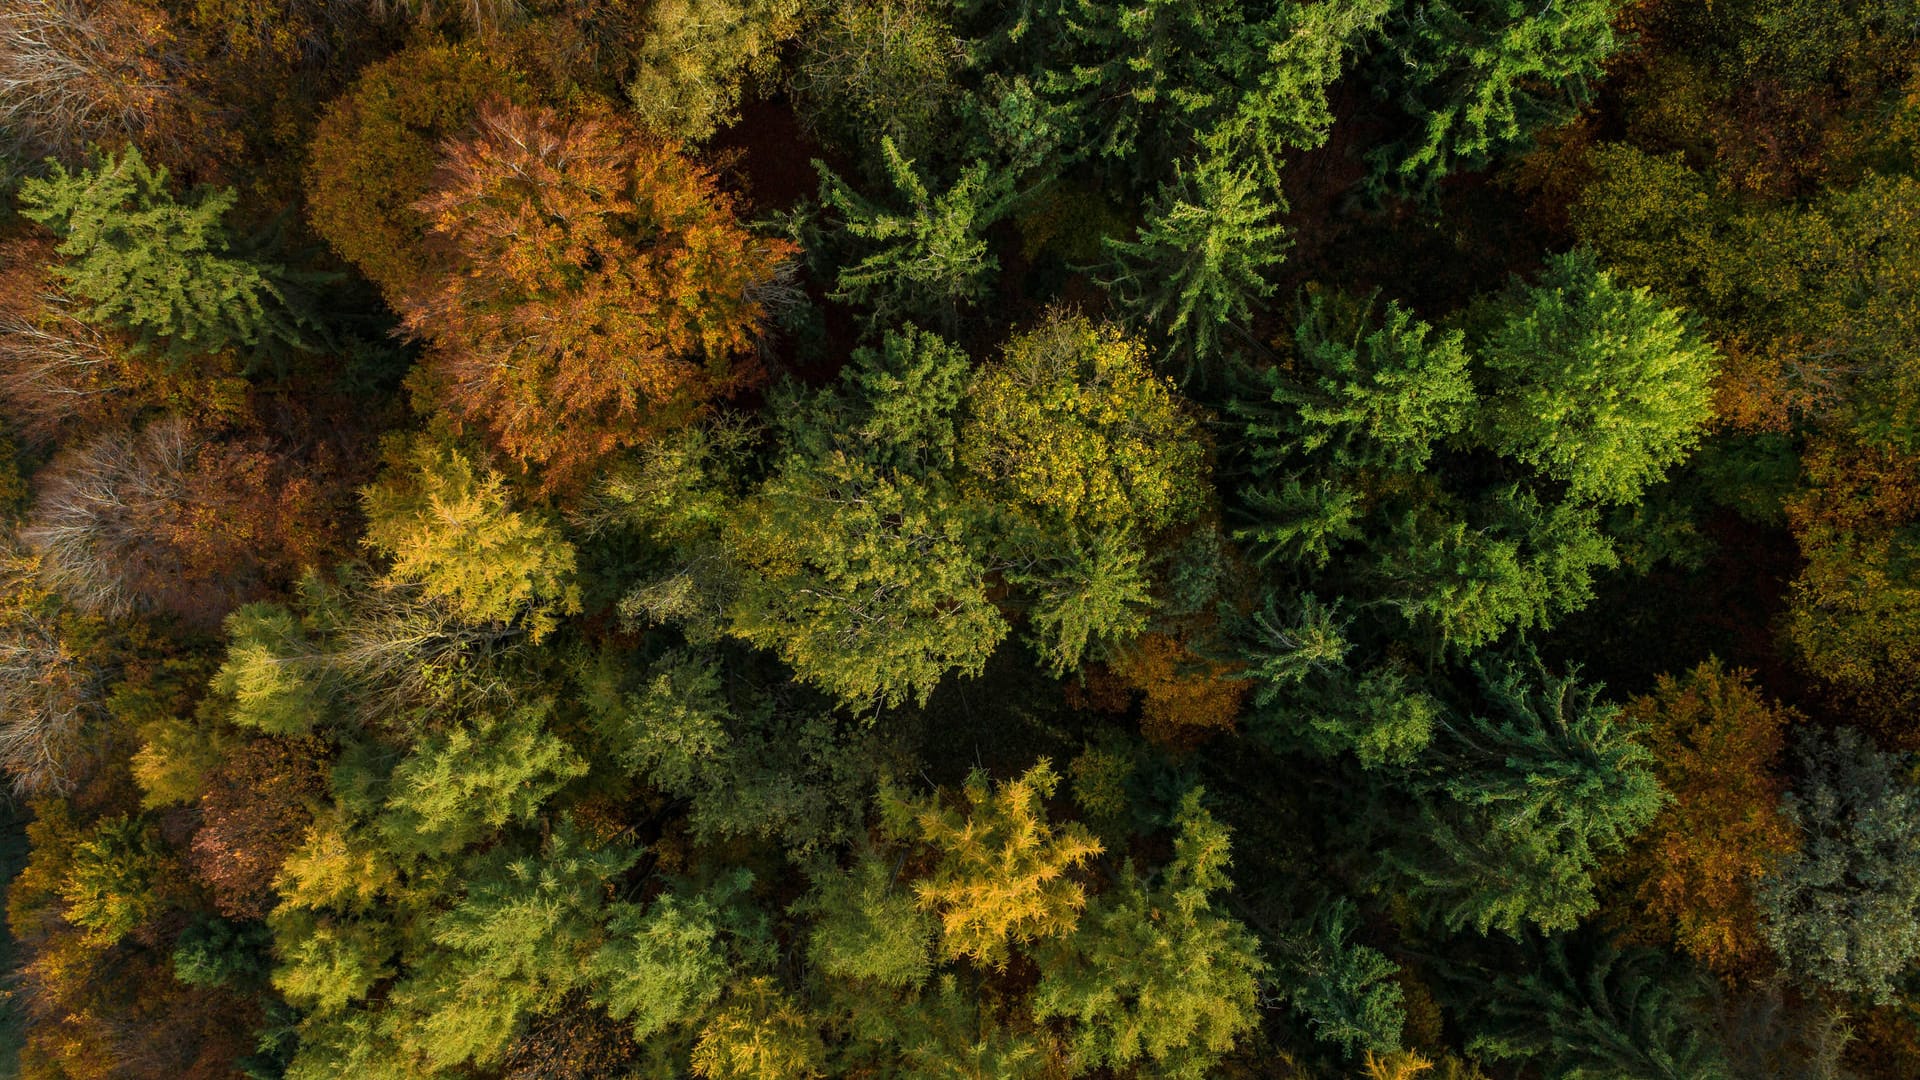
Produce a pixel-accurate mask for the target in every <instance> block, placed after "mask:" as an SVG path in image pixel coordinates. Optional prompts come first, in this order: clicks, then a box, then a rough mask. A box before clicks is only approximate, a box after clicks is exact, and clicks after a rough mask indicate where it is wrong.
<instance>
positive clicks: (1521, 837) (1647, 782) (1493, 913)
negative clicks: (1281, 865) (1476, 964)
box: [1386, 660, 1666, 937]
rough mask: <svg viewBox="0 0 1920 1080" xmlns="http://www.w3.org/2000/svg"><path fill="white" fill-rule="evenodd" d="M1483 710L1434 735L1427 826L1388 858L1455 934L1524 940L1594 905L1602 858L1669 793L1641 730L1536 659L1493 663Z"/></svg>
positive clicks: (1421, 823) (1423, 820) (1421, 821)
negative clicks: (1492, 933)
mask: <svg viewBox="0 0 1920 1080" xmlns="http://www.w3.org/2000/svg"><path fill="white" fill-rule="evenodd" d="M1480 679H1481V687H1482V692H1483V694H1484V696H1485V707H1486V709H1487V713H1486V714H1480V713H1479V712H1478V711H1477V710H1476V715H1474V716H1472V717H1471V718H1468V719H1464V720H1459V721H1454V722H1451V723H1449V724H1448V725H1447V727H1446V728H1445V729H1444V731H1443V733H1442V735H1441V736H1440V737H1438V738H1436V740H1435V746H1434V755H1435V756H1434V759H1433V760H1434V765H1435V766H1436V770H1435V772H1434V773H1433V774H1432V775H1431V776H1430V777H1429V778H1428V779H1426V780H1425V781H1424V782H1423V784H1422V790H1421V794H1420V798H1419V809H1418V814H1419V818H1418V822H1417V823H1416V824H1412V826H1411V828H1409V830H1408V831H1407V833H1406V834H1405V836H1404V838H1403V839H1402V841H1401V842H1400V843H1398V844H1397V845H1395V846H1394V847H1393V848H1392V849H1390V850H1389V851H1388V852H1386V862H1387V865H1388V866H1389V867H1391V868H1392V871H1393V872H1394V874H1395V875H1396V876H1397V880H1399V881H1400V882H1402V883H1403V887H1404V888H1405V889H1407V891H1408V892H1409V893H1410V894H1411V895H1412V896H1414V897H1416V898H1417V899H1418V900H1419V902H1420V903H1421V904H1422V905H1423V907H1424V908H1425V909H1426V911H1428V912H1429V913H1430V914H1429V917H1430V918H1431V919H1432V920H1433V921H1435V922H1437V923H1439V924H1440V925H1443V926H1445V927H1447V928H1448V929H1450V930H1458V929H1461V928H1463V927H1472V928H1473V929H1474V930H1475V931H1477V932H1479V933H1482V934H1484V933H1486V932H1488V931H1489V930H1496V929H1497V930H1500V931H1502V932H1504V933H1506V934H1508V935H1510V936H1515V937H1518V936H1519V935H1520V933H1521V932H1522V930H1523V929H1524V928H1527V927H1529V926H1532V927H1538V928H1540V929H1542V930H1547V931H1553V930H1563V929H1569V928H1571V927H1573V926H1575V925H1576V924H1578V923H1579V921H1580V920H1581V919H1582V918H1584V917H1585V916H1587V915H1588V914H1590V913H1591V912H1592V911H1593V910H1594V908H1595V907H1597V906H1598V901H1597V900H1596V899H1595V897H1594V885H1595V883H1594V874H1595V872H1596V871H1597V870H1598V869H1599V865H1600V860H1601V859H1602V858H1604V857H1605V856H1608V855H1611V854H1615V853H1617V852H1619V851H1621V850H1622V849H1623V848H1624V846H1625V845H1626V843H1627V841H1628V840H1629V839H1631V838H1632V837H1633V836H1634V835H1635V834H1636V833H1638V832H1639V831H1640V830H1641V829H1642V828H1644V827H1645V826H1646V825H1647V823H1648V822H1650V821H1651V820H1652V819H1653V818H1654V816H1655V815H1656V814H1658V813H1659V811H1660V808H1661V805H1662V803H1663V802H1664V801H1665V798H1666V796H1665V793H1664V792H1662V791H1661V789H1660V785H1659V782H1658V781H1657V780H1656V779H1655V778H1654V775H1653V772H1652V769H1651V767H1650V766H1651V764H1652V763H1651V759H1650V755H1649V754H1648V753H1647V751H1646V749H1645V747H1643V746H1641V745H1640V743H1639V742H1638V741H1636V737H1637V735H1638V731H1637V725H1636V724H1634V723H1633V722H1632V721H1630V720H1628V719H1627V718H1624V717H1622V716H1621V713H1620V709H1619V707H1618V706H1615V705H1607V704H1603V703H1601V702H1600V701H1599V700H1598V698H1599V691H1598V689H1597V688H1596V687H1593V686H1589V685H1585V684H1582V683H1581V682H1580V681H1579V680H1578V679H1577V678H1576V677H1575V676H1572V675H1566V676H1554V675H1552V674H1551V673H1549V672H1547V671H1546V670H1545V669H1544V667H1542V666H1541V665H1540V664H1539V662H1538V661H1537V660H1535V661H1533V662H1531V663H1506V664H1500V665H1489V666H1486V667H1483V668H1482V669H1481V672H1480Z"/></svg>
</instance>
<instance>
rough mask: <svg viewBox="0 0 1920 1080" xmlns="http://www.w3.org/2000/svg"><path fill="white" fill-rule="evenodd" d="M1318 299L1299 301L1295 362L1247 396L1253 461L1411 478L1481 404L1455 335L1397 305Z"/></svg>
mask: <svg viewBox="0 0 1920 1080" xmlns="http://www.w3.org/2000/svg"><path fill="white" fill-rule="evenodd" d="M1374 308H1375V301H1374V300H1368V301H1366V302H1365V303H1361V302H1360V301H1359V300H1358V299H1357V298H1355V297H1352V296H1349V295H1346V294H1341V293H1332V294H1329V293H1324V292H1319V291H1314V292H1310V293H1307V294H1306V295H1304V296H1303V297H1302V298H1301V302H1300V307H1299V314H1298V317H1297V318H1296V320H1295V322H1294V330H1293V352H1294V357H1293V363H1292V364H1291V365H1287V366H1284V367H1274V368H1268V369H1265V370H1263V371H1260V372H1258V373H1256V374H1254V375H1253V376H1252V380H1253V385H1252V387H1251V388H1250V389H1251V390H1252V391H1253V393H1256V394H1258V395H1259V396H1258V397H1257V398H1254V397H1251V396H1250V395H1249V396H1243V398H1242V402H1241V403H1240V404H1237V405H1236V407H1235V413H1236V415H1239V416H1241V417H1244V418H1245V419H1247V421H1248V425H1247V435H1248V437H1249V438H1250V439H1252V440H1254V441H1255V450H1254V453H1255V455H1256V457H1255V460H1256V462H1259V463H1263V464H1264V463H1269V462H1270V463H1273V464H1274V465H1276V466H1277V465H1279V464H1281V463H1283V462H1288V461H1291V460H1296V459H1304V460H1309V461H1324V462H1327V463H1328V464H1331V465H1333V466H1335V467H1338V468H1341V469H1373V468H1378V469H1392V470H1398V471H1407V472H1416V471H1419V470H1420V469H1422V468H1423V467H1425V466H1426V464H1427V462H1428V460H1429V459H1430V458H1431V457H1432V455H1433V449H1434V446H1435V444H1436V443H1439V442H1441V441H1443V440H1445V439H1447V438H1450V437H1452V436H1454V435H1457V434H1459V433H1460V432H1461V431H1462V430H1463V429H1464V428H1465V427H1466V426H1467V424H1468V423H1469V422H1470V418H1471V417H1472V416H1473V414H1474V409H1475V408H1476V407H1477V405H1478V401H1477V398H1476V396H1475V394H1474V388H1473V383H1472V380H1471V379H1470V378H1469V376H1468V374H1467V352H1466V349H1465V346H1464V340H1463V336H1462V335H1461V333H1460V332H1459V331H1458V330H1453V331H1447V332H1444V333H1436V332H1435V331H1434V329H1433V327H1432V326H1430V325H1428V324H1427V323H1425V322H1422V321H1421V320H1419V319H1417V318H1415V317H1414V316H1413V314H1412V313H1411V312H1409V311H1407V310H1406V309H1405V308H1403V307H1401V306H1400V305H1399V304H1397V303H1394V302H1393V301H1388V302H1387V304H1386V307H1385V308H1384V310H1382V311H1381V312H1380V314H1379V315H1378V316H1377V317H1376V316H1375V315H1374Z"/></svg>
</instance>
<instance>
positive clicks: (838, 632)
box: [727, 450, 1007, 705]
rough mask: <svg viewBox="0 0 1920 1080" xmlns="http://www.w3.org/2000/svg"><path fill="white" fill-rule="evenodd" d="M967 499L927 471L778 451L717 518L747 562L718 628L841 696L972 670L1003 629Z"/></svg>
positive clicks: (919, 689) (883, 693) (925, 686)
mask: <svg viewBox="0 0 1920 1080" xmlns="http://www.w3.org/2000/svg"><path fill="white" fill-rule="evenodd" d="M968 517H969V510H968V508H967V507H966V506H965V505H964V504H963V503H962V502H961V500H960V498H959V495H958V493H957V492H955V491H954V490H953V488H952V487H951V485H949V484H948V483H946V482H945V481H944V480H943V479H942V478H940V477H933V478H929V479H926V480H922V479H919V478H916V477H913V476H910V475H901V474H892V475H889V474H888V473H886V472H882V471H880V470H878V469H876V468H875V467H874V466H872V465H870V464H868V463H867V462H864V461H861V460H859V459H857V458H852V457H849V456H848V455H847V454H846V453H845V452H844V451H839V450H835V451H832V452H830V453H829V454H828V455H827V456H825V457H824V458H823V459H817V460H807V459H801V458H794V459H790V460H789V463H788V466H787V468H785V469H783V470H782V472H781V473H780V474H778V475H776V476H775V477H774V478H773V480H772V481H770V482H769V483H768V485H767V486H766V487H765V488H764V489H762V490H761V491H760V492H759V493H758V494H757V495H756V496H755V498H754V499H753V500H752V501H750V502H749V503H747V504H746V505H745V506H744V507H743V508H742V513H741V514H740V515H739V516H738V517H737V518H736V519H735V520H734V521H732V522H730V523H729V528H728V544H727V546H728V547H729V549H730V550H732V551H733V552H734V553H735V556H736V557H737V558H739V559H740V560H741V561H742V562H744V563H746V564H747V565H748V566H750V567H752V568H753V569H754V571H755V572H754V573H753V574H751V576H749V577H748V578H747V579H746V580H745V581H743V582H742V583H741V585H740V592H739V595H738V597H737V599H735V600H734V601H733V603H732V604H731V605H730V606H729V608H728V621H729V632H730V633H731V634H732V635H733V636H735V637H737V638H739V639H741V640H742V641H746V642H748V643H750V644H753V645H756V646H759V647H761V648H768V649H772V650H774V651H775V652H776V653H778V654H779V655H780V657H781V659H783V660H785V661H786V662H787V663H788V664H789V665H791V666H792V667H793V669H794V672H795V674H796V675H798V676H799V677H800V678H801V679H802V680H804V681H806V682H808V683H811V684H813V685H815V686H818V687H820V688H821V689H822V690H825V691H827V692H828V693H830V694H833V695H835V696H836V697H839V698H840V699H842V700H843V701H846V702H848V703H856V704H866V703H877V704H886V705H895V704H898V703H900V702H902V701H906V700H909V699H913V700H916V701H920V702H925V701H926V699H927V696H928V695H929V694H931V693H932V692H933V688H934V686H935V685H937V684H938V683H939V681H940V679H941V678H942V677H944V676H945V675H946V674H947V673H948V672H950V671H956V670H957V671H960V672H962V673H963V674H978V673H979V672H980V671H981V669H982V668H983V667H984V666H985V665H986V662H987V658H988V657H989V656H991V655H992V654H993V650H994V647H995V646H996V645H998V644H999V643H1000V641H1001V639H1002V638H1004V637H1005V636H1006V632H1007V625H1006V620H1005V619H1004V618H1003V617H1002V616H1001V615H1000V612H999V611H998V610H997V609H996V608H995V607H994V606H993V604H992V602H991V601H989V600H988V598H987V582H986V572H987V571H986V566H985V565H984V564H983V562H982V560H981V553H980V551H979V542H978V540H977V538H976V537H975V536H974V535H973V530H972V529H970V528H969V525H968V520H967V519H968Z"/></svg>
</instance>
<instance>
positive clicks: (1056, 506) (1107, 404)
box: [960, 313, 1204, 535]
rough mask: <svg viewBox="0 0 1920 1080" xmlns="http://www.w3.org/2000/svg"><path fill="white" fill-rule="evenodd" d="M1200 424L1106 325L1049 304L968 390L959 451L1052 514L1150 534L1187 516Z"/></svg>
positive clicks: (983, 473)
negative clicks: (1054, 309)
mask: <svg viewBox="0 0 1920 1080" xmlns="http://www.w3.org/2000/svg"><path fill="white" fill-rule="evenodd" d="M1203 460H1204V451H1203V449H1202V447H1201V444H1200V439H1199V432H1198V426H1197V425H1196V424H1195V423H1194V421H1193V419H1192V418H1191V417H1189V416H1188V415H1187V414H1186V412H1185V411H1184V410H1183V409H1182V407H1181V402H1180V399H1179V398H1178V397H1177V396H1176V395H1175V394H1174V392H1173V389H1172V387H1171V386H1170V385H1168V384H1167V383H1166V382H1165V381H1164V380H1162V379H1159V378H1157V377H1155V376H1154V375H1153V374H1152V371H1151V369H1150V368H1149V367H1148V366H1147V363H1146V350H1145V349H1144V348H1142V347H1141V345H1140V344H1139V343H1138V342H1137V341H1132V340H1129V339H1128V338H1127V337H1125V336H1124V335H1122V334H1121V333H1120V331H1119V330H1117V329H1116V328H1114V327H1112V326H1107V325H1101V324H1096V323H1093V322H1091V321H1089V320H1087V319H1085V318H1082V317H1078V316H1068V315H1064V314H1061V313H1054V314H1052V315H1050V316H1049V317H1048V319H1047V321H1046V322H1044V323H1043V324H1041V325H1040V326H1039V327H1036V328H1035V329H1033V330H1031V331H1028V332H1027V333H1024V334H1020V335H1017V336H1015V337H1014V338H1012V339H1010V340H1009V341H1008V342H1007V345H1006V348H1005V353H1004V359H1003V360H1002V362H1001V363H999V364H996V365H993V366H991V367H988V368H986V369H985V370H984V371H982V372H981V373H980V374H979V375H978V376H977V377H976V378H975V379H974V382H973V385H972V387H971V388H970V389H969V390H968V393H967V411H966V420H965V422H964V424H963V426H962V429H961V435H960V462H961V466H962V468H964V469H965V470H966V472H967V474H968V475H969V477H970V478H971V479H972V480H973V482H974V483H975V484H976V485H978V486H979V487H980V488H981V489H982V490H983V491H984V492H990V493H992V497H993V498H995V499H996V501H1004V502H1007V503H1012V504H1013V505H1015V506H1017V507H1020V508H1022V509H1024V510H1026V511H1027V512H1028V513H1030V514H1032V515H1033V516H1034V517H1035V518H1037V519H1038V520H1039V521H1041V522H1044V523H1046V524H1048V525H1055V526H1066V527H1069V528H1083V529H1086V530H1089V531H1091V532H1094V533H1101V532H1117V531H1121V530H1132V531H1134V532H1136V533H1138V534H1141V535H1151V534H1153V533H1156V532H1159V531H1160V530H1162V529H1165V528H1168V527H1170V526H1173V525H1177V524H1180V523H1182V522H1184V521H1187V520H1189V519H1191V518H1192V516H1193V515H1194V514H1195V512H1196V511H1197V510H1198V509H1199V506H1198V503H1197V500H1196V498H1195V495H1196V492H1197V489H1198V488H1199V487H1200V486H1201V484H1202V479H1201V476H1202V468H1203Z"/></svg>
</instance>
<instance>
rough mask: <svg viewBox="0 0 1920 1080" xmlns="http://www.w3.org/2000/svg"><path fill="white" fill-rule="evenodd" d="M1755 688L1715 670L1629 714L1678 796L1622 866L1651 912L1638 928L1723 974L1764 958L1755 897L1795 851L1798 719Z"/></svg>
mask: <svg viewBox="0 0 1920 1080" xmlns="http://www.w3.org/2000/svg"><path fill="white" fill-rule="evenodd" d="M1752 678H1753V676H1752V673H1751V672H1746V671H1728V670H1727V669H1726V668H1725V667H1723V666H1722V665H1721V664H1719V663H1718V662H1717V661H1708V662H1706V663H1702V664H1701V665H1700V666H1698V667H1696V668H1694V669H1693V670H1691V671H1688V672H1687V673H1685V674H1684V675H1683V676H1682V677H1680V678H1678V679H1676V678H1673V677H1672V676H1666V675H1663V676H1661V677H1660V681H1659V683H1658V685H1657V686H1656V687H1655V688H1654V691H1653V693H1651V694H1648V695H1645V696H1642V697H1638V698H1635V699H1633V700H1632V701H1631V702H1629V703H1628V704H1627V714H1628V715H1629V716H1631V717H1633V718H1634V719H1636V720H1638V721H1639V722H1641V723H1643V724H1645V725H1646V739H1647V748H1648V749H1649V750H1650V751H1652V753H1653V760H1654V772H1655V775H1657V776H1658V777H1659V779H1660V783H1661V786H1662V787H1664V788H1666V789H1667V791H1668V792H1669V793H1670V794H1671V795H1672V796H1673V801H1672V802H1670V803H1669V804H1668V805H1667V807H1666V809H1664V810H1662V811H1661V812H1660V816H1659V817H1657V818H1655V819H1654V821H1653V824H1652V825H1650V826H1648V828H1647V831H1646V832H1645V833H1644V834H1642V836H1641V838H1640V839H1639V840H1638V841H1637V842H1636V844H1635V845H1634V847H1633V848H1632V849H1631V850H1630V851H1629V853H1628V855H1627V858H1626V859H1625V861H1624V865H1623V868H1622V872H1623V874H1624V876H1625V877H1626V879H1627V880H1628V881H1629V882H1631V883H1633V886H1634V889H1635V895H1636V897H1637V899H1638V900H1639V903H1640V905H1641V908H1642V910H1643V911H1644V915H1643V916H1642V917H1641V918H1640V919H1638V920H1636V922H1637V923H1639V924H1640V925H1646V926H1650V928H1652V929H1653V930H1654V932H1655V933H1656V934H1657V935H1658V936H1659V938H1661V939H1666V938H1671V939H1672V940H1673V941H1674V942H1675V943H1676V944H1678V945H1679V946H1680V947H1681V948H1682V949H1684V950H1686V952H1688V953H1689V954H1691V955H1692V956H1693V957H1694V958H1695V959H1698V960H1699V961H1701V962H1702V963H1704V964H1706V965H1707V966H1708V967H1710V968H1712V969H1714V970H1715V971H1719V972H1722V973H1735V972H1738V971H1740V970H1742V969H1744V968H1749V967H1751V966H1752V965H1754V964H1756V963H1758V962H1760V961H1761V960H1762V959H1763V958H1764V956H1765V943H1764V940H1763V939H1762V937H1761V935H1760V926H1759V912H1758V911H1757V910H1756V909H1755V907H1754V901H1753V892H1754V889H1755V888H1756V887H1757V886H1758V885H1759V882H1760V881H1761V879H1762V878H1763V877H1764V876H1765V875H1766V873H1767V872H1768V870H1769V868H1770V867H1771V866H1772V865H1773V863H1774V861H1775V860H1777V859H1779V858H1782V857H1784V856H1785V855H1787V853H1788V852H1790V851H1791V850H1792V849H1793V845H1794V833H1793V829H1792V827H1791V825H1790V824H1789V822H1788V820H1787V818H1786V817H1785V816H1784V815H1783V814H1782V813H1781V809H1780V798H1781V796H1782V795H1783V794H1784V793H1785V787H1786V784H1785V781H1784V780H1783V779H1782V777H1781V776H1780V775H1779V774H1778V772H1777V768H1778V759H1779V757H1780V752H1781V749H1782V746H1783V744H1784V741H1785V729H1786V727H1787V726H1788V725H1789V724H1791V723H1793V722H1794V721H1796V720H1797V719H1799V717H1798V715H1797V714H1796V713H1795V712H1794V711H1793V710H1792V709H1789V708H1786V707H1784V706H1781V705H1778V704H1776V703H1774V702H1771V701H1769V700H1767V699H1766V698H1765V697H1763V696H1762V695H1761V694H1760V692H1759V691H1757V690H1755V689H1754V687H1753V685H1752Z"/></svg>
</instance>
